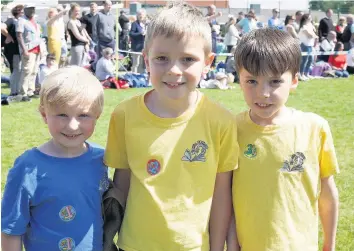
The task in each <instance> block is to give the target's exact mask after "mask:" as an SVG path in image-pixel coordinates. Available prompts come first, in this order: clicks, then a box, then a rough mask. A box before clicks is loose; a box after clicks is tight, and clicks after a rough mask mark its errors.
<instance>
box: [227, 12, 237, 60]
mask: <svg viewBox="0 0 354 251" xmlns="http://www.w3.org/2000/svg"><path fill="white" fill-rule="evenodd" d="M235 24H236V18H235V17H234V16H229V21H228V22H227V23H226V25H225V30H226V34H225V40H224V43H225V45H226V46H227V52H228V53H230V51H231V49H232V47H234V46H236V45H237V42H238V40H239V39H240V35H239V33H238V30H237V28H236V26H235Z"/></svg>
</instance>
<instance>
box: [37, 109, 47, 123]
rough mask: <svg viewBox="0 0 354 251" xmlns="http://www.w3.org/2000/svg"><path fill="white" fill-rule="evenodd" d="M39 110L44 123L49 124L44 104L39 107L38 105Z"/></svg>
mask: <svg viewBox="0 0 354 251" xmlns="http://www.w3.org/2000/svg"><path fill="white" fill-rule="evenodd" d="M38 111H39V113H40V114H41V116H42V119H43V121H44V123H46V124H47V114H46V113H45V111H44V107H43V106H39V107H38Z"/></svg>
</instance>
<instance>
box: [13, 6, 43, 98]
mask: <svg viewBox="0 0 354 251" xmlns="http://www.w3.org/2000/svg"><path fill="white" fill-rule="evenodd" d="M35 13H36V9H35V6H34V5H30V4H27V5H25V6H24V14H25V15H24V16H22V17H20V18H19V19H18V23H17V28H16V35H17V40H18V43H19V49H20V54H21V62H22V64H21V77H20V81H19V82H20V86H21V93H20V94H21V95H22V100H21V101H24V102H26V101H31V97H34V96H35V93H34V91H35V79H36V76H37V73H38V65H39V60H40V44H41V42H42V39H41V31H40V26H39V24H38V23H37V22H36V20H35V19H34V15H35Z"/></svg>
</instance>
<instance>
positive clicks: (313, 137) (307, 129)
mask: <svg viewBox="0 0 354 251" xmlns="http://www.w3.org/2000/svg"><path fill="white" fill-rule="evenodd" d="M235 60H236V69H237V72H238V74H239V77H240V86H241V89H242V91H243V94H244V97H245V100H246V103H247V105H248V106H249V110H248V111H246V112H243V113H241V114H239V115H238V116H237V127H238V142H239V146H240V158H239V168H238V169H237V170H235V171H234V175H233V197H234V198H233V204H234V209H235V216H236V229H237V237H238V240H239V246H240V247H241V250H242V251H318V250H319V248H318V219H319V218H320V219H321V221H322V227H323V232H324V235H323V236H324V241H323V244H324V246H323V250H324V251H334V250H335V237H336V228H337V218H338V192H337V188H336V185H335V182H334V178H333V175H334V174H336V173H337V172H338V163H337V158H336V154H335V151H334V146H333V140H332V136H331V132H330V128H329V125H328V123H327V121H326V120H325V119H323V118H322V117H320V116H318V115H316V114H313V113H309V112H301V111H299V110H295V109H292V108H289V107H286V105H285V104H286V101H287V99H288V97H289V92H290V90H292V89H294V88H296V86H297V84H298V76H297V73H298V72H299V65H300V60H301V51H300V46H299V44H298V41H297V40H295V39H293V38H292V37H291V36H290V35H289V34H288V33H286V32H283V31H280V30H276V29H260V30H256V31H252V32H251V33H249V34H247V35H246V36H245V37H243V38H242V40H241V41H240V43H239V45H238V46H237V48H236V52H235ZM298 98H301V97H298ZM233 223H234V224H235V222H233ZM231 229H233V230H235V229H234V228H231ZM232 240H234V241H235V240H236V233H233V234H230V238H229V250H230V251H231V250H237V248H238V247H237V245H235V243H232V242H231V241H232Z"/></svg>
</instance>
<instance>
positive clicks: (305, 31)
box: [299, 14, 318, 81]
mask: <svg viewBox="0 0 354 251" xmlns="http://www.w3.org/2000/svg"><path fill="white" fill-rule="evenodd" d="M311 21H312V18H311V15H310V14H304V15H303V16H302V18H301V22H300V32H299V39H300V42H301V45H300V46H301V51H302V52H306V53H308V54H307V55H304V56H302V60H301V65H300V77H299V79H300V80H301V81H306V80H309V78H311V76H310V75H309V70H310V67H311V64H312V62H313V55H311V53H312V51H313V47H314V46H315V41H316V39H317V38H318V36H317V35H316V33H315V27H314V26H313V25H312V23H311Z"/></svg>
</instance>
